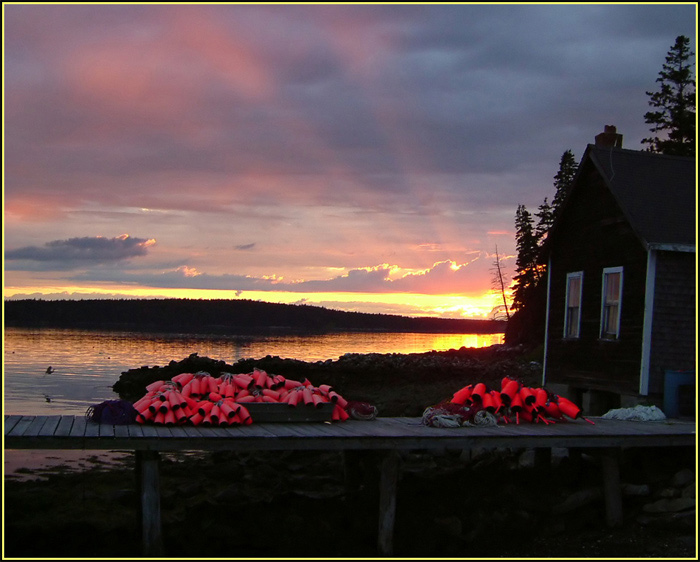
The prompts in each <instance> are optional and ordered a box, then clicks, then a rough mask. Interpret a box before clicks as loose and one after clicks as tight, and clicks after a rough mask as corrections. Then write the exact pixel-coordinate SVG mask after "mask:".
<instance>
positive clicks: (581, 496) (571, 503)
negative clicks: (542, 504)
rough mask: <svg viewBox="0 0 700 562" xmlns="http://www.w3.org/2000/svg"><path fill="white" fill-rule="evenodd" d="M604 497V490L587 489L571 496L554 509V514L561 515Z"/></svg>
mask: <svg viewBox="0 0 700 562" xmlns="http://www.w3.org/2000/svg"><path fill="white" fill-rule="evenodd" d="M602 497H603V490H602V488H586V489H584V490H579V491H577V492H574V493H573V494H571V495H569V497H567V498H566V499H565V500H564V501H563V502H561V503H559V504H557V505H555V506H553V507H552V513H554V514H555V515H561V514H564V513H569V512H570V511H574V510H575V509H578V508H580V507H583V506H584V505H588V504H589V503H592V502H594V501H597V500H599V499H600V498H602Z"/></svg>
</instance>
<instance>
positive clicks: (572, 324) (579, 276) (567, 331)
mask: <svg viewBox="0 0 700 562" xmlns="http://www.w3.org/2000/svg"><path fill="white" fill-rule="evenodd" d="M582 289H583V271H574V272H572V273H567V274H566V315H565V317H564V337H565V338H578V337H579V333H580V329H581V291H582Z"/></svg>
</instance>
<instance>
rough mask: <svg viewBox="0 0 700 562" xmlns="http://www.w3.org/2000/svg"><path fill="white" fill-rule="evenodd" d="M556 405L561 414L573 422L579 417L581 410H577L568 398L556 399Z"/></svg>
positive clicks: (560, 397)
mask: <svg viewBox="0 0 700 562" xmlns="http://www.w3.org/2000/svg"><path fill="white" fill-rule="evenodd" d="M557 405H558V406H559V410H561V413H562V414H564V415H565V416H568V417H570V418H571V419H574V420H575V419H576V418H578V417H579V416H580V415H581V408H579V407H578V406H577V405H576V404H574V403H573V402H572V401H571V400H569V399H568V398H564V397H562V396H559V397H558V398H557Z"/></svg>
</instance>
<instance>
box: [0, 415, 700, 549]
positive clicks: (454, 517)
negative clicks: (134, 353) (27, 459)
mask: <svg viewBox="0 0 700 562" xmlns="http://www.w3.org/2000/svg"><path fill="white" fill-rule="evenodd" d="M368 423H371V422H368ZM559 453H561V452H559ZM530 460H531V454H530V451H527V450H524V451H523V450H511V449H508V450H499V451H495V452H490V453H479V452H478V451H471V452H467V451H456V450H455V451H445V452H444V453H442V454H431V455H427V454H420V453H406V454H404V455H403V459H402V470H401V478H400V481H399V489H398V498H397V512H396V525H395V536H394V548H395V552H394V554H395V556H397V557H404V558H405V557H426V558H438V557H448V558H482V559H483V558H501V557H505V558H516V557H528V558H557V559H560V558H562V557H564V558H566V557H578V558H595V557H601V558H616V557H625V558H657V557H658V558H674V557H679V558H680V557H693V556H694V555H695V529H694V521H695V517H694V514H695V510H694V508H689V507H686V508H685V509H684V510H682V511H680V512H675V513H674V515H675V517H676V519H675V523H673V524H670V523H669V521H671V514H669V513H666V514H664V516H662V514H660V513H651V512H649V510H648V508H647V507H646V506H648V505H650V504H652V503H655V502H656V501H658V499H660V498H659V494H662V495H663V494H669V492H668V490H669V489H678V490H680V487H679V486H674V484H673V483H672V482H673V478H674V476H675V475H676V474H678V472H679V471H680V470H682V469H683V468H687V469H689V468H691V467H693V466H694V451H693V450H689V449H681V450H673V451H672V452H670V453H668V452H664V456H659V455H655V454H654V452H653V451H649V450H637V449H631V450H626V451H625V453H624V458H623V464H622V478H623V482H625V484H626V485H627V486H628V487H629V489H636V490H640V489H641V490H644V489H646V492H644V493H642V494H641V495H635V494H626V495H625V497H624V502H623V506H624V525H623V526H622V527H621V528H617V529H608V528H607V527H606V525H605V507H604V502H603V499H602V493H600V487H601V481H600V473H601V471H600V467H599V465H598V464H597V461H596V459H595V457H589V456H588V455H586V454H583V455H580V456H575V457H570V456H568V454H557V455H555V457H554V462H553V464H552V465H551V467H549V468H547V469H541V468H538V467H534V466H533V465H532V463H531V462H530ZM348 467H352V468H353V469H352V470H348ZM161 468H162V470H161V472H162V478H161V487H162V513H163V533H164V539H165V550H166V552H165V556H166V557H167V558H196V559H201V558H208V557H225V558H272V557H301V558H310V557H321V558H338V557H355V558H370V559H375V558H376V557H377V548H376V544H377V524H378V518H377V514H378V511H377V508H378V495H377V494H378V478H377V458H376V457H375V456H373V455H372V454H357V453H355V454H354V455H353V454H343V453H341V452H325V453H321V452H311V451H297V452H286V453H276V452H268V453H264V452H258V453H224V452H222V453H208V454H204V453H202V454H190V455H186V454H167V455H163V458H162V467H161ZM689 485H690V484H689V483H684V484H683V487H684V489H686V488H687V487H688V486H689ZM645 486H646V488H645ZM582 490H584V491H588V493H587V494H584V496H585V497H583V499H580V498H579V499H577V500H576V501H574V502H572V501H571V498H576V497H577V496H580V495H581V494H580V492H581V491H582ZM664 490H665V491H664ZM679 493H682V492H679ZM673 494H675V492H674V493H673ZM678 497H681V496H678ZM573 504H576V505H573ZM565 505H568V507H566V508H563V507H562V506H565ZM137 506H138V501H137V496H136V494H135V492H134V474H133V460H131V459H129V460H127V461H125V463H124V464H123V465H120V466H118V467H112V468H107V467H103V468H102V469H98V468H96V469H93V470H89V471H87V472H80V473H66V474H54V475H51V476H50V477H49V479H48V480H46V481H27V482H13V481H12V479H7V478H6V487H5V545H4V546H5V555H6V556H8V557H28V558H34V557H67V558H76V557H78V558H79V557H89V558H98V557H106V558H114V557H138V556H140V548H141V543H140V535H139V515H138V509H137Z"/></svg>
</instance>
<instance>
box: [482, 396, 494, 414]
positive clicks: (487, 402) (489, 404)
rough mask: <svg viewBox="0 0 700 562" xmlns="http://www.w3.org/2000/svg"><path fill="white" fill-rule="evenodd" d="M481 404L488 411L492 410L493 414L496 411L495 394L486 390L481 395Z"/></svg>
mask: <svg viewBox="0 0 700 562" xmlns="http://www.w3.org/2000/svg"><path fill="white" fill-rule="evenodd" d="M481 405H482V407H483V409H484V410H486V411H487V412H491V413H492V414H493V413H494V412H495V411H496V405H495V404H494V402H493V396H492V395H491V393H490V392H485V393H484V395H483V396H482V397H481Z"/></svg>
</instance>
